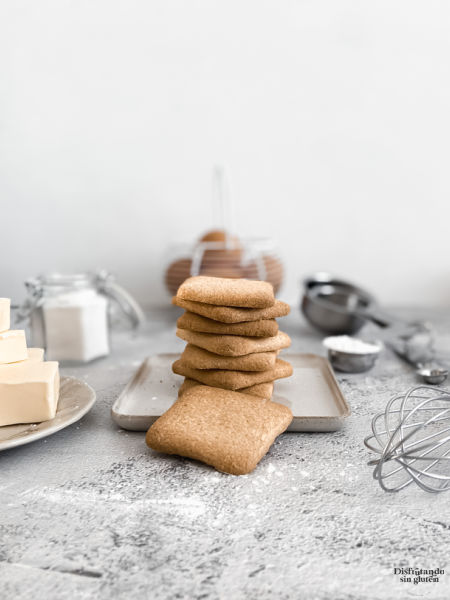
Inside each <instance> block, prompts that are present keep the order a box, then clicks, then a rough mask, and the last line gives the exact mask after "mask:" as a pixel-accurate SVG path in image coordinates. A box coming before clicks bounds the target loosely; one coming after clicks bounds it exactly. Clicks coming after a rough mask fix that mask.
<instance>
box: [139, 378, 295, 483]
mask: <svg viewBox="0 0 450 600" xmlns="http://www.w3.org/2000/svg"><path fill="white" fill-rule="evenodd" d="M291 421H292V412H291V411H290V409H289V408H287V407H286V406H283V405H281V404H277V403H275V402H272V401H271V400H261V399H259V398H256V397H255V396H249V395H247V394H241V393H239V392H231V391H229V390H222V389H218V388H212V387H208V386H195V387H193V388H191V389H190V390H188V391H187V392H185V393H184V394H183V396H182V397H181V398H180V399H179V400H177V402H175V404H173V405H172V406H171V407H170V408H169V410H168V411H167V412H166V413H164V415H162V416H161V417H160V418H159V419H158V420H157V421H155V423H153V425H152V426H151V427H150V429H149V430H148V432H147V435H146V443H147V445H148V446H149V447H150V448H153V450H157V451H158V452H165V453H166V454H178V455H180V456H186V457H188V458H193V459H196V460H200V461H202V462H204V463H206V464H208V465H211V466H213V467H215V468H216V469H217V470H218V471H223V472H224V473H230V474H232V475H244V474H246V473H250V472H251V471H253V469H254V468H255V467H256V465H257V464H258V463H259V461H260V460H261V459H262V458H263V456H264V455H265V454H266V453H267V451H268V450H269V448H270V446H271V445H272V444H273V442H274V441H275V439H276V437H277V436H278V435H280V433H282V432H283V431H285V430H286V428H287V427H288V426H289V424H290V423H291Z"/></svg>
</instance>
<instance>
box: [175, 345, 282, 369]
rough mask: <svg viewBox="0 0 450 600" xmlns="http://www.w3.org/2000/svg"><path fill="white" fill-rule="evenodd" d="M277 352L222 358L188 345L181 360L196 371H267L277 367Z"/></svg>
mask: <svg viewBox="0 0 450 600" xmlns="http://www.w3.org/2000/svg"><path fill="white" fill-rule="evenodd" d="M276 359H277V352H276V350H273V351H272V352H254V353H253V354H246V355H245V356H221V355H220V354H214V352H209V351H208V350H204V349H203V348H199V347H198V346H194V345H192V344H187V346H186V348H185V349H184V352H183V354H182V355H181V360H182V361H183V363H184V364H185V365H187V366H188V367H193V368H194V369H225V370H228V371H236V370H238V371H267V369H272V368H273V367H274V366H275V361H276Z"/></svg>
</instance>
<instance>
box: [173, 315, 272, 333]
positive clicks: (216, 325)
mask: <svg viewBox="0 0 450 600" xmlns="http://www.w3.org/2000/svg"><path fill="white" fill-rule="evenodd" d="M177 326H178V327H179V328H180V329H190V330H191V331H199V332H200V333H222V334H226V335H247V336H252V337H270V336H273V335H276V334H277V332H278V323H277V322H276V321H275V319H260V320H259V321H247V322H244V323H220V322H219V321H214V320H213V319H208V318H207V317H202V316H201V315H196V314H195V313H191V312H185V313H184V314H183V315H181V317H180V318H179V319H178V321H177Z"/></svg>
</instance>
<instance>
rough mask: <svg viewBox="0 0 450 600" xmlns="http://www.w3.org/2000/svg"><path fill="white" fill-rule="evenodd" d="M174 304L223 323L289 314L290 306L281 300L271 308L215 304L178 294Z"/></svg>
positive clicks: (272, 317) (173, 301)
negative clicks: (181, 296) (184, 297)
mask: <svg viewBox="0 0 450 600" xmlns="http://www.w3.org/2000/svg"><path fill="white" fill-rule="evenodd" d="M172 304H175V306H179V307H180V308H184V309H185V310H188V311H190V312H193V313H195V314H197V315H202V316H203V317H207V318H208V319H213V320H214V321H220V322H221V323H242V322H244V321H258V320H259V319H276V318H277V317H285V316H286V315H288V314H289V311H290V310H291V309H290V306H289V304H287V303H286V302H282V301H281V300H275V304H274V305H273V306H270V307H269V308H237V307H235V306H214V304H206V303H205V302H194V301H193V300H184V299H183V298H179V297H178V296H174V297H173V298H172Z"/></svg>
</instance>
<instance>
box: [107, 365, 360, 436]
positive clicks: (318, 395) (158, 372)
mask: <svg viewBox="0 0 450 600" xmlns="http://www.w3.org/2000/svg"><path fill="white" fill-rule="evenodd" d="M179 357H180V355H179V354H157V355H156V356H151V357H149V358H147V359H146V360H145V361H144V362H143V363H142V365H141V366H140V367H139V369H138V371H137V372H136V374H135V375H134V377H133V378H132V379H131V381H130V382H129V383H128V385H127V386H126V388H125V389H124V391H123V392H122V393H121V395H120V396H119V398H117V400H116V401H115V402H114V405H113V407H112V410H111V414H112V418H113V419H114V421H115V422H116V423H117V424H118V425H119V426H120V427H122V428H123V429H131V430H133V431H146V430H147V429H148V428H149V427H150V425H151V424H152V423H153V422H154V421H156V419H157V418H158V417H160V416H161V415H162V414H163V413H164V412H165V411H166V410H167V409H168V408H169V407H170V406H171V405H172V404H173V403H174V402H175V400H176V399H177V393H178V388H179V387H180V384H181V382H182V381H183V379H182V378H181V377H180V376H178V375H174V374H173V373H172V363H173V362H174V361H175V360H177V359H178V358H179ZM283 358H286V360H288V361H289V362H290V363H291V365H292V367H293V369H294V372H293V375H292V376H291V377H288V378H287V379H280V380H278V381H277V382H276V383H275V387H274V394H273V396H272V400H273V401H274V402H280V403H281V404H285V405H286V406H289V408H290V409H291V410H292V413H293V415H294V419H293V420H292V423H291V424H290V426H289V428H288V431H317V432H320V431H336V430H337V429H340V428H341V427H342V425H343V424H344V420H345V418H346V417H348V415H349V414H350V408H349V406H348V404H347V402H346V401H345V398H344V396H343V395H342V392H341V390H340V388H339V385H338V382H337V381H336V378H335V376H334V373H333V369H332V368H331V365H330V363H329V362H328V360H327V359H326V358H323V357H322V356H317V355H315V354H286V356H284V355H283Z"/></svg>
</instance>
